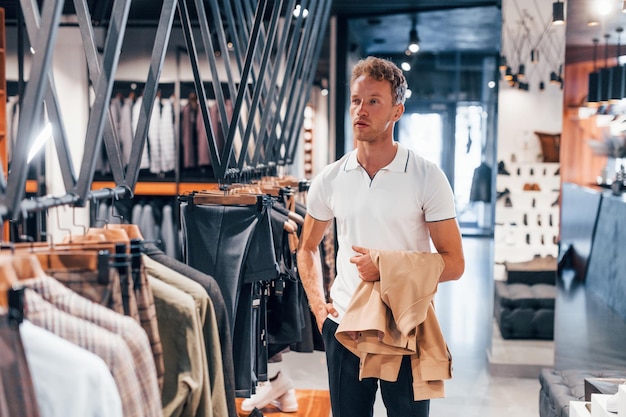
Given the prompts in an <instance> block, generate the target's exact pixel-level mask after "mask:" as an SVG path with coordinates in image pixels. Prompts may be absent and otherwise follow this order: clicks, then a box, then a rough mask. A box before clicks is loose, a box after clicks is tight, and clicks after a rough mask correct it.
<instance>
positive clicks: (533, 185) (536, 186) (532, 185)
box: [524, 182, 541, 191]
mask: <svg viewBox="0 0 626 417" xmlns="http://www.w3.org/2000/svg"><path fill="white" fill-rule="evenodd" d="M524 191H541V187H540V186H539V184H537V183H536V182H533V183H529V182H527V183H526V184H524Z"/></svg>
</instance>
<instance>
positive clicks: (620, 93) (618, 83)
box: [609, 27, 626, 101]
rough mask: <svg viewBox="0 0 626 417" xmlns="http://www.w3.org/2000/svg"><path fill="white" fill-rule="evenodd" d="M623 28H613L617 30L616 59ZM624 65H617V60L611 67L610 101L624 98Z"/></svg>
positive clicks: (618, 54)
mask: <svg viewBox="0 0 626 417" xmlns="http://www.w3.org/2000/svg"><path fill="white" fill-rule="evenodd" d="M623 30H624V29H622V28H621V27H618V28H617V29H615V31H616V32H617V56H616V58H617V60H618V61H619V56H620V41H621V39H620V38H621V35H622V32H623ZM624 70H625V67H624V66H623V65H619V62H618V63H617V65H616V66H614V67H612V68H611V90H610V91H609V99H610V100H611V101H619V100H621V99H623V98H624V96H625V94H624V93H625V91H624V81H625V78H626V77H625V74H624Z"/></svg>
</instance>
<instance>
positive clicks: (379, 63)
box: [350, 56, 407, 105]
mask: <svg viewBox="0 0 626 417" xmlns="http://www.w3.org/2000/svg"><path fill="white" fill-rule="evenodd" d="M361 75H367V76H369V77H372V78H373V79H375V80H377V81H382V80H386V81H389V83H391V96H392V98H393V104H394V105H395V104H401V103H402V104H404V100H405V98H406V97H405V96H406V90H407V83H406V78H405V77H404V74H403V73H402V70H401V69H400V68H398V67H397V66H396V64H394V63H393V62H391V61H388V60H386V59H382V58H376V57H373V56H370V57H367V58H365V59H361V60H360V61H359V62H358V63H357V64H356V65H355V66H354V69H353V70H352V79H351V80H350V84H352V83H353V82H354V80H356V79H357V78H358V77H360V76H361Z"/></svg>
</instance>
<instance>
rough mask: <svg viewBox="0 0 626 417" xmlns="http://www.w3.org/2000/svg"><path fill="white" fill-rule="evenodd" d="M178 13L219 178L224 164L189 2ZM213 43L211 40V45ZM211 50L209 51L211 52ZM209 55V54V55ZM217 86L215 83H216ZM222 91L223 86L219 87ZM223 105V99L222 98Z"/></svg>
mask: <svg viewBox="0 0 626 417" xmlns="http://www.w3.org/2000/svg"><path fill="white" fill-rule="evenodd" d="M178 13H179V16H180V21H181V25H182V29H183V35H184V37H185V42H186V43H187V55H188V56H189V60H190V63H191V70H192V72H193V78H194V84H195V87H196V94H197V95H198V101H199V106H198V107H199V108H200V112H201V113H202V119H203V120H204V128H205V130H206V135H207V139H208V141H209V150H210V156H211V164H212V166H213V170H214V171H215V175H216V176H217V172H219V170H220V169H221V167H222V165H223V163H222V161H221V159H220V155H219V154H218V152H217V143H216V141H215V135H214V133H213V132H215V130H214V129H213V122H212V120H211V118H210V117H209V112H208V109H207V104H206V103H207V97H206V90H205V88H204V83H203V82H202V76H201V75H200V64H199V62H198V51H197V48H196V44H195V39H194V36H193V27H192V24H191V18H190V17H189V8H188V7H187V0H179V2H178ZM210 43H211V41H210V39H209V44H210ZM211 50H212V49H210V50H209V51H211ZM207 55H208V54H207ZM209 62H210V65H211V71H213V70H214V69H215V74H214V76H216V74H217V67H216V66H215V61H213V60H212V59H211V57H210V56H209ZM214 84H215V83H214ZM218 88H219V89H220V90H221V86H218ZM222 104H223V97H222Z"/></svg>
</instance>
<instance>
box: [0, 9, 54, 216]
mask: <svg viewBox="0 0 626 417" xmlns="http://www.w3.org/2000/svg"><path fill="white" fill-rule="evenodd" d="M25 6H26V7H33V6H35V7H36V5H33V4H30V5H29V4H26V5H25ZM62 10H63V1H62V0H56V1H47V2H46V3H45V4H44V5H43V13H42V19H41V25H40V31H39V32H40V33H39V36H38V38H37V43H36V44H35V48H34V49H35V54H34V56H33V59H32V63H31V71H30V77H29V78H28V85H27V86H26V88H25V92H24V100H23V102H22V103H23V107H24V108H26V109H28V110H29V111H22V112H21V114H20V117H21V119H20V124H19V126H18V131H17V141H16V149H15V152H14V154H13V160H12V162H11V173H10V175H9V176H8V182H7V192H6V195H5V196H4V198H3V199H2V202H3V204H4V205H5V206H6V207H7V210H8V215H10V216H11V217H12V219H13V220H17V219H18V218H19V216H20V214H21V213H20V203H21V201H22V198H23V197H24V192H25V187H26V177H27V175H28V154H29V152H30V149H31V147H32V145H33V142H34V140H35V133H36V132H37V129H39V128H41V118H42V116H43V95H44V92H45V91H46V90H47V89H48V72H49V70H50V66H51V64H52V52H53V50H54V45H55V42H56V38H57V32H58V30H57V29H58V26H59V21H60V19H61V11H62ZM24 15H25V16H26V15H28V16H33V13H32V12H30V11H26V12H25V13H24Z"/></svg>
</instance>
